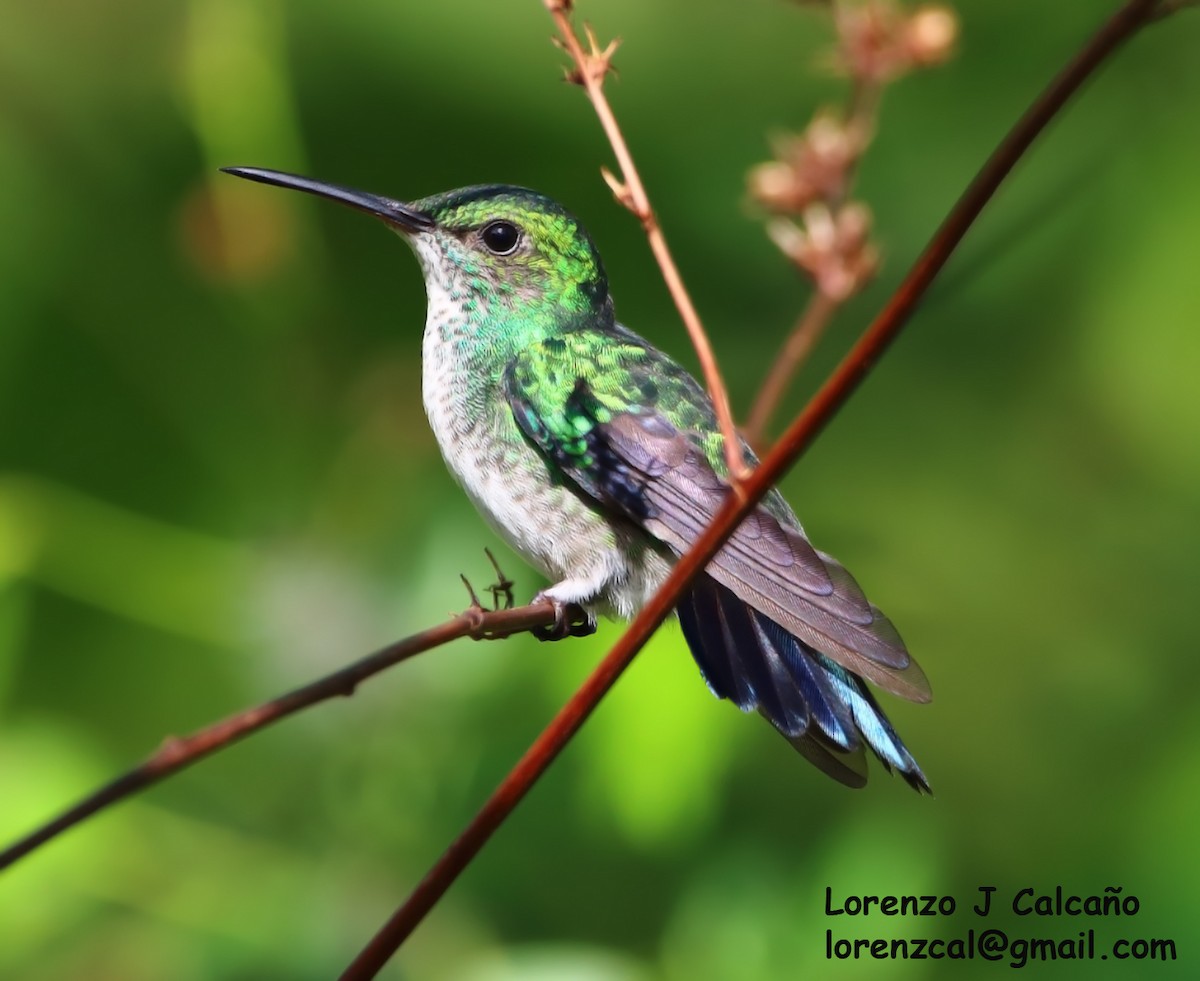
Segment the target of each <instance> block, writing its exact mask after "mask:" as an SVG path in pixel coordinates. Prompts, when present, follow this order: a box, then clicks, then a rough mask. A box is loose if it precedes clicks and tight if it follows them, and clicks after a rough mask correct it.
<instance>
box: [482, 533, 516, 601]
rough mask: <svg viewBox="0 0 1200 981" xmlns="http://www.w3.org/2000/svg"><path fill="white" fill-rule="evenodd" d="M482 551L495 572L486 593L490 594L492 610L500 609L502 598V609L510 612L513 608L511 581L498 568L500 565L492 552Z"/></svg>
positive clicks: (488, 550)
mask: <svg viewBox="0 0 1200 981" xmlns="http://www.w3.org/2000/svg"><path fill="white" fill-rule="evenodd" d="M483 551H484V554H485V555H487V557H488V561H489V562H491V563H492V568H493V569H495V570H496V581H495V582H494V583H492V584H491V585H490V586H488V588H487V590H488V592H489V593H491V594H492V609H493V610H499V609H501V606H500V597H501V596H503V597H504V607H503V609H505V610H511V609H512V607H513V581H512V580H511V579H509V578H508V576H506V575H505V574H504V570H503V569H501V568H500V563H499V562H497V561H496V556H494V555H493V554H492V550H491V549H490V548H486V547H485V548H484V550H483Z"/></svg>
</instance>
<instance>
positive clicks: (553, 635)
mask: <svg viewBox="0 0 1200 981" xmlns="http://www.w3.org/2000/svg"><path fill="white" fill-rule="evenodd" d="M547 601H548V602H549V603H550V604H551V605H552V606H553V607H554V622H553V623H552V624H549V625H548V626H545V627H531V628H530V630H529V632H530V633H531V634H533V636H535V637H536V638H537V639H538V640H565V639H566V638H567V637H588V636H590V635H591V634H594V633H595V632H596V621H595V620H593V619H592V616H591V614H590V613H588V611H587V610H585V609H584V608H583V607H582V606H580V605H579V604H578V603H564V602H563V601H562V600H557V599H555V598H554V597H553V596H547V595H546V594H545V593H538V594H537V595H536V596H535V597H534V598H533V602H534V603H542V602H547Z"/></svg>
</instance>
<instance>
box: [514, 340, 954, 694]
mask: <svg viewBox="0 0 1200 981" xmlns="http://www.w3.org/2000/svg"><path fill="white" fill-rule="evenodd" d="M505 386H506V389H507V395H508V399H509V404H510V406H511V408H512V411H513V414H514V417H515V418H516V421H517V424H518V425H519V426H520V427H521V429H522V430H523V431H524V432H525V434H526V435H527V436H528V437H529V438H530V439H531V440H532V441H533V442H534V443H535V444H536V445H537V446H538V447H539V448H540V449H541V450H542V452H543V453H545V454H546V456H547V457H548V458H549V459H550V460H552V461H553V462H554V463H555V464H556V465H557V466H558V467H559V468H560V469H561V470H562V471H563V472H564V473H565V474H567V475H568V476H569V477H570V478H571V479H572V480H573V481H574V482H575V483H576V484H577V485H578V486H579V488H580V489H581V490H582V491H583V492H584V493H586V494H588V495H589V496H590V497H592V498H594V499H595V500H596V501H598V502H599V503H602V504H604V505H605V506H607V507H610V508H612V509H614V510H615V511H617V512H619V513H621V514H623V515H625V516H626V517H627V518H629V519H630V520H632V521H634V522H636V523H637V524H638V525H640V526H641V527H642V528H644V529H645V530H646V531H647V532H648V533H649V534H651V535H653V536H654V537H655V538H657V539H659V540H660V541H661V542H663V543H664V544H666V545H667V546H668V547H670V548H671V549H672V550H673V551H675V552H676V553H678V554H682V553H683V552H685V551H686V550H687V549H688V548H689V547H690V546H691V545H692V543H693V542H694V541H695V540H696V538H697V537H698V536H699V535H700V533H701V532H702V531H703V530H704V529H705V527H706V526H707V525H708V524H709V522H710V521H711V520H712V518H713V515H714V514H715V513H716V512H717V510H718V508H720V506H721V505H722V503H723V502H724V501H725V498H726V495H728V494H729V493H730V491H729V488H728V486H727V485H726V484H725V482H724V481H723V480H722V479H721V477H720V476H719V475H718V472H717V468H722V467H723V463H722V462H721V461H722V459H723V454H722V446H721V442H720V435H719V432H718V429H717V425H716V420H715V418H714V416H713V412H712V406H711V403H710V402H709V400H708V397H707V395H706V394H705V393H704V392H703V391H702V390H701V389H700V388H699V386H698V385H697V384H696V382H695V381H694V380H693V379H692V378H691V376H690V375H688V374H687V372H686V371H684V370H683V369H682V368H681V367H679V366H678V365H676V364H675V363H674V362H672V361H670V360H669V359H668V358H666V357H665V356H664V355H662V354H660V353H659V352H657V351H655V350H654V349H653V348H650V347H649V345H647V344H646V343H645V342H644V341H642V340H641V339H640V338H638V337H637V336H636V335H634V334H632V333H630V332H627V331H625V330H624V329H623V328H617V330H616V332H615V333H613V332H603V333H602V332H600V331H576V332H571V333H566V334H561V335H557V336H555V337H551V338H548V339H546V340H544V341H541V342H539V343H537V344H534V345H531V346H529V347H528V348H526V349H525V350H523V351H522V352H521V353H520V354H519V355H518V356H517V357H516V358H515V359H514V360H513V361H512V362H511V363H510V364H509V365H508V368H507V370H506V373H505ZM707 572H708V574H709V575H710V576H711V577H712V578H713V579H714V580H716V581H717V582H718V583H719V584H720V585H721V586H723V587H724V588H725V589H727V590H729V591H730V592H731V593H733V594H734V595H735V596H736V597H737V598H738V599H740V600H741V601H742V602H744V603H746V604H748V605H749V606H751V607H752V608H753V609H754V610H757V611H758V612H759V613H762V614H764V615H765V616H766V617H767V618H769V619H770V621H773V622H774V623H775V624H778V625H779V626H780V627H782V628H783V629H784V630H785V631H787V632H788V633H789V634H792V635H794V636H795V637H796V638H798V639H800V640H801V641H803V642H804V643H805V644H807V645H809V646H811V647H812V648H814V649H815V650H816V651H818V652H820V653H821V654H824V655H826V656H828V657H829V658H831V659H832V660H833V661H835V662H837V664H839V665H842V666H843V667H845V668H848V669H849V670H850V671H853V672H855V673H857V674H860V675H862V676H863V677H865V678H868V679H870V680H871V681H873V682H875V683H876V684H877V685H879V686H880V687H881V688H883V689H885V690H887V691H890V692H892V693H894V694H896V695H899V696H901V697H902V698H907V699H909V700H911V701H918V702H924V701H928V700H929V698H930V690H929V682H928V680H927V679H926V677H925V675H924V673H923V672H922V671H921V668H920V667H919V665H917V663H916V661H914V660H913V659H912V657H911V656H910V655H909V653H908V651H907V650H906V649H905V647H904V643H903V641H902V640H901V639H900V635H899V634H898V633H897V631H896V629H895V628H894V627H893V626H892V624H891V621H890V620H888V619H887V617H885V616H884V615H883V614H882V613H881V612H880V611H879V610H878V609H877V608H876V607H875V606H873V605H872V604H871V603H869V602H868V601H867V599H866V597H865V596H864V595H863V592H862V590H861V589H860V588H859V586H858V583H856V582H855V581H854V579H853V577H852V576H851V575H850V574H849V573H848V572H847V571H846V570H845V569H844V568H843V567H842V566H841V565H840V564H839V563H838V562H837V561H836V560H834V559H833V558H831V557H830V556H828V555H826V554H825V553H823V552H819V551H817V550H816V549H814V548H813V547H812V545H810V544H809V542H808V540H807V539H806V538H805V537H804V534H803V532H802V531H801V530H800V528H799V524H798V523H797V522H796V521H795V518H794V517H793V516H792V514H791V512H790V510H789V509H788V508H787V505H786V503H785V502H784V501H783V499H782V498H781V497H779V495H778V494H777V493H775V492H772V495H771V496H770V497H768V498H767V499H766V500H765V501H764V503H763V504H761V505H760V506H759V507H758V508H756V509H755V510H754V511H753V512H752V513H751V514H750V515H749V516H748V517H747V518H746V519H745V520H744V521H743V522H742V524H741V526H740V527H739V528H738V529H737V531H735V532H734V534H733V535H732V536H731V537H730V539H729V541H728V542H727V543H726V544H725V546H724V547H723V548H722V549H721V551H720V552H719V553H718V554H717V556H716V558H714V559H713V561H712V562H711V563H710V564H709V566H708V569H707ZM731 697H732V696H731ZM735 700H736V699H735Z"/></svg>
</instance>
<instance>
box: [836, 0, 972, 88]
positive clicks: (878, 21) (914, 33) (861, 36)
mask: <svg viewBox="0 0 1200 981" xmlns="http://www.w3.org/2000/svg"><path fill="white" fill-rule="evenodd" d="M834 18H835V22H836V24H837V31H838V38H839V41H840V50H839V55H838V61H839V63H840V65H841V68H842V70H843V71H845V72H846V73H847V74H849V75H851V76H852V77H854V78H858V79H862V80H864V81H869V82H873V83H876V84H883V83H885V82H890V81H892V80H894V79H896V78H898V77H900V76H901V75H904V74H906V73H907V72H909V71H911V70H912V69H914V68H918V67H921V66H925V65H935V64H938V63H939V62H942V61H945V60H946V59H947V58H948V57H949V56H950V52H951V50H952V49H953V47H954V42H955V39H956V38H957V37H958V19H957V18H956V17H955V15H954V12H953V11H952V10H950V8H949V7H945V6H940V5H928V6H925V7H920V8H918V9H917V10H915V11H914V12H913V13H912V14H906V13H905V12H904V11H903V10H901V8H900V7H899V5H898V4H897V3H895V0H866V2H865V3H861V4H845V5H841V6H838V7H837V8H836V10H835V12H834Z"/></svg>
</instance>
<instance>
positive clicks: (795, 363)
mask: <svg viewBox="0 0 1200 981" xmlns="http://www.w3.org/2000/svg"><path fill="white" fill-rule="evenodd" d="M839 306H841V303H840V301H838V300H836V299H834V298H833V297H832V296H830V295H829V294H828V293H826V292H824V291H823V290H820V289H817V290H816V291H814V292H813V294H812V296H811V297H810V298H809V301H808V305H807V306H806V307H805V308H804V312H803V313H802V314H801V315H800V319H799V320H797V321H796V326H795V327H794V328H792V332H791V333H790V334H788V336H787V340H785V341H784V342H783V348H782V349H781V350H780V352H779V354H778V355H777V356H776V358H775V360H774V362H772V364H771V370H770V371H768V372H767V377H766V378H765V379H763V383H762V387H761V388H760V389H759V390H758V395H757V396H756V397H755V399H754V405H753V406H752V407H751V409H750V418H749V419H748V420H747V422H746V425H745V427H743V430H742V431H743V433H744V435H745V437H746V441H747V442H748V443H749V444H750V445H751V446H753V447H754V448H755V449H760V448H761V447H762V445H763V444H764V442H765V440H766V435H767V424H768V423H769V422H770V421H771V416H773V415H774V414H775V410H776V409H777V408H779V403H780V401H781V400H782V399H783V395H784V393H785V392H786V391H787V389H788V385H789V384H790V383H791V380H792V377H793V376H794V375H795V373H796V372H797V371H799V369H800V365H802V364H803V363H804V362H805V361H806V360H807V359H808V356H809V354H810V353H811V352H812V349H813V348H814V347H815V346H816V343H817V341H818V340H819V339H820V337H821V335H822V334H823V333H824V332H825V328H826V327H827V326H829V321H830V320H831V319H833V315H834V314H835V313H836V312H837V309H838V307H839Z"/></svg>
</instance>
